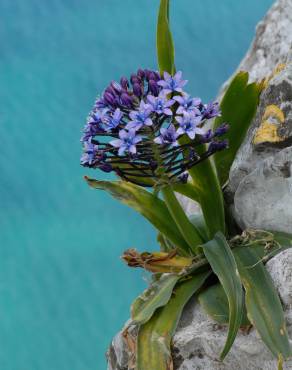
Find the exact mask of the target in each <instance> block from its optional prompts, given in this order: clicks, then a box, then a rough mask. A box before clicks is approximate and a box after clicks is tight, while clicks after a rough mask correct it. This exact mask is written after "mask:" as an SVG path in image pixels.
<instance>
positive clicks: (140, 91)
mask: <svg viewBox="0 0 292 370" xmlns="http://www.w3.org/2000/svg"><path fill="white" fill-rule="evenodd" d="M133 93H134V94H135V95H136V96H138V98H140V97H141V96H142V94H143V89H142V86H141V85H140V84H139V83H134V84H133Z"/></svg>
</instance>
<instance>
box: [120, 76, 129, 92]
mask: <svg viewBox="0 0 292 370" xmlns="http://www.w3.org/2000/svg"><path fill="white" fill-rule="evenodd" d="M120 84H121V86H122V88H123V89H125V90H127V89H128V87H129V81H128V79H127V78H126V77H122V78H121V80H120Z"/></svg>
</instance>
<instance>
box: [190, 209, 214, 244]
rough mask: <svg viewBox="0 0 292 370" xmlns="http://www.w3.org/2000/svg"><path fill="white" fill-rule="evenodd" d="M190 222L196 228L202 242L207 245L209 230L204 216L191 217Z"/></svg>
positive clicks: (198, 214)
mask: <svg viewBox="0 0 292 370" xmlns="http://www.w3.org/2000/svg"><path fill="white" fill-rule="evenodd" d="M190 221H191V223H192V224H193V225H195V226H196V229H197V230H198V232H199V234H200V236H201V238H202V240H203V241H204V242H205V243H206V242H207V241H208V240H209V238H208V228H207V225H206V221H205V219H204V216H203V215H202V214H201V213H196V214H194V215H191V216H190Z"/></svg>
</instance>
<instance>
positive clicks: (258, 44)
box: [238, 0, 292, 80]
mask: <svg viewBox="0 0 292 370" xmlns="http://www.w3.org/2000/svg"><path fill="white" fill-rule="evenodd" d="M291 45H292V0H278V1H276V2H275V4H274V5H273V6H272V7H271V9H270V10H269V11H268V13H267V14H266V16H265V17H264V19H263V20H262V21H261V22H260V23H259V24H258V25H257V29H256V36H255V39H254V41H253V43H252V45H251V47H250V49H249V50H248V52H247V54H246V56H245V57H244V59H243V60H242V62H241V63H240V65H239V68H238V70H243V71H248V72H249V73H250V78H251V80H256V79H262V78H265V77H266V76H267V75H269V74H270V73H271V72H272V71H273V70H274V68H275V66H276V65H277V64H278V63H284V62H285V60H286V57H287V55H288V53H289V50H290V48H291Z"/></svg>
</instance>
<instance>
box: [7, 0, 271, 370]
mask: <svg viewBox="0 0 292 370" xmlns="http://www.w3.org/2000/svg"><path fill="white" fill-rule="evenodd" d="M271 4H272V0H259V1H256V2H255V1H254V0H239V1H234V0H222V1H217V0H204V1H199V0H196V1H194V0H173V1H172V10H171V15H172V25H173V32H174V38H175V43H176V65H177V67H178V68H179V69H182V70H183V71H184V76H185V77H186V78H187V79H189V85H188V90H189V91H190V92H191V93H192V94H195V95H196V96H197V95H201V96H202V98H204V99H211V98H213V97H214V96H215V95H216V92H217V90H218V88H219V87H220V85H221V83H222V82H223V81H225V80H226V79H227V78H228V77H229V75H230V74H231V73H232V72H233V70H234V69H235V67H236V66H237V64H238V63H239V61H240V60H241V58H242V57H243V55H244V53H245V52H246V50H247V47H248V46H249V44H250V41H251V39H252V37H253V34H254V28H255V25H256V23H257V22H258V21H259V20H260V19H261V17H262V16H263V15H264V13H265V12H266V10H267V9H268V7H269V6H270V5H271ZM157 6H158V0H139V1H134V0H123V1H121V0H106V1H105V0H83V1H80V0H47V1H45V0H43V1H39V0H25V1H24V0H13V1H11V0H0V17H1V22H0V45H1V57H0V139H1V146H0V153H1V155H0V369H1V370H85V369H86V370H94V369H95V370H102V369H105V368H106V362H105V358H104V353H105V351H106V347H107V346H108V344H109V342H110V339H111V337H112V336H113V335H114V333H115V332H116V331H117V330H118V329H119V328H120V327H121V326H122V324H123V323H124V321H125V320H126V319H127V317H128V315H129V305H130V303H131V301H132V300H133V298H134V297H135V296H136V295H137V294H138V293H139V292H140V291H141V290H142V289H143V288H144V286H145V282H143V279H142V273H141V272H138V271H133V270H129V269H128V268H127V267H125V266H124V265H123V264H122V262H121V261H120V260H119V256H120V255H121V253H122V251H123V250H124V249H126V248H128V247H137V248H139V249H140V250H145V249H148V250H149V249H154V248H155V247H156V243H155V233H154V231H153V229H152V228H151V226H149V225H148V224H147V222H146V221H144V220H143V219H142V218H141V217H139V216H137V215H136V214H135V213H134V212H133V211H132V210H130V209H128V208H126V207H124V206H122V205H120V204H119V203H118V202H116V201H114V200H112V199H111V198H110V197H109V196H107V195H106V194H103V193H101V192H97V191H94V190H91V189H89V188H88V187H87V185H86V184H85V183H84V181H83V179H82V176H83V175H84V174H88V175H90V176H95V177H100V174H99V173H97V172H96V171H95V172H93V171H90V170H86V169H83V168H80V166H79V155H80V143H79V137H80V130H81V127H82V126H83V124H84V120H85V117H86V115H87V113H88V111H89V109H90V108H91V105H92V103H93V101H94V98H95V96H96V94H97V92H98V91H101V90H102V89H103V88H104V87H105V86H106V84H107V83H108V82H109V81H111V80H112V79H118V78H119V77H120V76H121V75H124V74H126V75H127V74H130V73H131V72H133V71H135V70H136V69H137V68H138V67H148V68H156V61H155V22H156V10H157Z"/></svg>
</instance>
